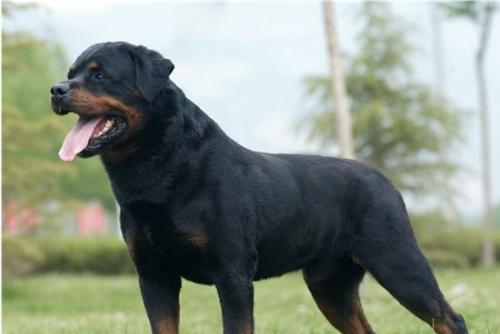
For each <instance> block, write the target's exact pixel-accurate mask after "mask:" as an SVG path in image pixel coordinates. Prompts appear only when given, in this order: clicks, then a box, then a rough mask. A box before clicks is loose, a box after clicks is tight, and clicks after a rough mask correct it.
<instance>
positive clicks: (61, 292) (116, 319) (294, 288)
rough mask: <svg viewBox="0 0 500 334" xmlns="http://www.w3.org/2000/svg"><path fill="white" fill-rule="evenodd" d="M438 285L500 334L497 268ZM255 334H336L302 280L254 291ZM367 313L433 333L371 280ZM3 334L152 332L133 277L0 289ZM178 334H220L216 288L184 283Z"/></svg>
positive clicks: (446, 276) (479, 325)
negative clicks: (0, 294) (0, 293)
mask: <svg viewBox="0 0 500 334" xmlns="http://www.w3.org/2000/svg"><path fill="white" fill-rule="evenodd" d="M437 276H438V280H439V282H440V285H441V286H442V288H443V290H444V293H445V295H446V296H447V298H448V300H449V302H450V303H451V304H452V305H453V307H454V308H455V309H456V310H457V311H458V312H460V313H462V314H463V315H464V317H465V318H466V320H467V323H468V325H469V328H470V333H471V334H484V333H490V334H496V333H500V316H499V314H500V269H495V270H481V271H441V272H438V273H437ZM255 290H256V296H255V321H256V331H257V333H261V334H262V333H265V334H267V333H271V334H274V333H302V334H306V333H307V334H313V333H314V334H323V333H335V331H334V330H332V329H331V327H330V325H329V324H328V323H327V322H326V320H325V319H324V318H323V316H322V315H321V314H320V312H319V311H318V310H317V309H316V306H315V304H314V303H313V300H312V298H311V297H310V295H309V292H308V291H307V288H306V287H305V285H304V283H303V282H302V277H301V276H300V275H299V274H291V275H286V276H283V277H281V278H279V279H272V280H267V281H263V282H258V283H256V285H255ZM361 295H362V299H363V304H364V308H365V313H366V314H367V317H368V319H369V321H370V323H371V324H372V326H373V327H374V329H375V330H376V331H377V332H378V333H384V334H396V333H404V334H413V333H415V334H417V333H422V334H423V333H431V330H430V328H429V327H427V325H425V324H423V323H422V322H421V321H419V320H418V319H417V318H415V317H413V316H412V315H411V314H410V313H409V312H407V311H406V310H405V309H404V308H403V307H401V306H400V305H399V304H398V303H397V302H396V301H395V300H394V299H393V298H392V297H391V296H389V295H388V293H387V292H385V291H384V290H383V289H382V288H380V287H379V286H378V284H377V283H376V282H375V281H373V279H371V278H370V277H368V278H367V279H365V282H364V283H363V285H362V287H361ZM2 312H3V314H2V315H3V333H4V334H48V333H50V334H59V333H61V334H62V333H64V334H71V333H78V334H90V333H107V334H114V333H120V334H123V333H130V334H140V333H149V325H148V323H147V320H146V315H145V312H144V310H143V306H142V302H141V299H140V296H139V292H138V286H137V281H136V278H135V277H133V276H118V277H102V276H101V277H99V276H92V275H83V276H81V275H80V276H72V275H60V276H59V275H44V276H38V277H30V278H23V279H19V278H17V279H11V280H8V281H6V282H4V286H3V311H2ZM181 332H182V333H184V334H197V333H221V332H222V331H221V316H220V309H219V304H218V300H217V295H216V293H215V289H214V288H213V287H206V286H199V285H195V284H192V283H189V282H186V281H185V282H183V288H182V294H181Z"/></svg>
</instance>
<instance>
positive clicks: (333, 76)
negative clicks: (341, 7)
mask: <svg viewBox="0 0 500 334" xmlns="http://www.w3.org/2000/svg"><path fill="white" fill-rule="evenodd" d="M323 14H324V25H325V31H326V40H327V44H328V53H329V62H330V81H331V87H332V88H331V89H332V95H333V97H334V99H335V105H336V110H337V131H338V137H339V147H340V156H342V157H344V158H353V157H354V152H353V147H352V133H351V115H350V114H349V106H348V102H347V96H346V92H345V86H344V76H343V74H342V67H341V59H340V51H339V49H338V42H337V38H336V32H335V21H334V17H335V12H334V6H333V3H332V2H330V1H324V2H323Z"/></svg>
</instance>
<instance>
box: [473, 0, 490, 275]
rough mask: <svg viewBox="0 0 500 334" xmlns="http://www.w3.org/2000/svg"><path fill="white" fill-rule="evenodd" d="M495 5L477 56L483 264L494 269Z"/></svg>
mask: <svg viewBox="0 0 500 334" xmlns="http://www.w3.org/2000/svg"><path fill="white" fill-rule="evenodd" d="M492 14H493V5H492V4H489V5H487V6H486V8H485V11H484V18H483V21H482V22H481V39H480V43H479V49H478V51H477V54H476V74H477V84H478V91H479V107H480V121H481V148H482V150H481V151H482V165H483V166H482V167H483V204H484V240H483V258H482V264H483V266H485V267H492V266H493V265H494V264H495V248H494V244H493V239H492V236H493V228H494V226H493V215H492V204H491V170H490V134H489V127H488V125H489V124H488V97H487V91H486V81H485V76H484V55H485V52H486V48H487V46H488V37H489V34H490V26H491V17H492Z"/></svg>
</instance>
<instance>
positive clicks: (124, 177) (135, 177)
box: [101, 81, 228, 206]
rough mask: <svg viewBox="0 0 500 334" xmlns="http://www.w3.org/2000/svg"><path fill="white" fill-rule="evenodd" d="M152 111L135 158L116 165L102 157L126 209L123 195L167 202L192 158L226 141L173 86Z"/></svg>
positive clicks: (170, 83)
mask: <svg viewBox="0 0 500 334" xmlns="http://www.w3.org/2000/svg"><path fill="white" fill-rule="evenodd" d="M152 109H153V110H155V112H152V113H150V114H152V115H153V116H152V117H151V118H150V119H147V120H145V124H144V127H143V129H142V130H141V132H140V133H139V135H138V136H137V138H136V139H135V141H134V143H133V145H134V147H133V152H132V153H131V154H129V155H128V156H127V157H126V158H125V159H123V160H120V161H118V162H117V161H112V160H110V159H108V158H106V155H104V156H101V158H102V159H101V160H102V162H103V164H104V167H105V169H106V171H107V173H108V175H109V178H110V180H111V185H112V188H113V191H114V193H115V196H116V199H117V200H118V203H119V204H120V205H121V206H123V205H127V203H124V202H123V198H124V196H122V194H125V193H126V194H127V201H149V202H164V201H167V200H168V197H169V196H171V195H172V193H173V192H174V191H175V187H176V182H178V181H179V178H180V177H179V176H180V175H182V174H183V173H184V172H185V169H186V168H187V167H188V164H189V162H190V161H192V160H195V159H193V157H192V155H193V154H201V152H203V150H204V148H206V147H207V146H208V145H209V143H210V142H212V141H214V140H228V138H227V137H226V135H225V134H224V133H223V132H222V130H221V129H220V128H219V127H218V125H217V124H216V123H215V122H214V121H213V120H212V119H210V117H208V116H207V115H206V114H205V113H204V112H203V111H202V110H201V109H200V108H198V106H196V105H195V104H194V103H193V102H191V101H190V100H189V99H187V98H186V96H185V95H184V93H183V92H182V90H181V89H179V88H178V87H177V86H176V85H175V84H174V83H173V82H171V81H169V83H168V85H167V87H166V89H165V90H164V91H163V92H161V93H160V96H159V97H158V98H157V99H156V100H155V102H154V103H153V105H152ZM195 152H196V153H195ZM144 175H148V176H149V179H145V178H144ZM132 194H133V195H132Z"/></svg>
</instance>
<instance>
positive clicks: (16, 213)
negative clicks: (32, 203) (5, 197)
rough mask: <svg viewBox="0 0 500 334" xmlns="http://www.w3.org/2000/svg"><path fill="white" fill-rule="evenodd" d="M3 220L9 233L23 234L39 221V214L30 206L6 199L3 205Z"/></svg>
mask: <svg viewBox="0 0 500 334" xmlns="http://www.w3.org/2000/svg"><path fill="white" fill-rule="evenodd" d="M3 222H4V229H5V231H7V232H8V233H9V234H25V233H28V232H29V231H30V230H31V229H32V228H33V227H35V226H36V225H38V224H39V223H40V216H39V215H38V214H37V213H36V211H35V210H34V209H32V208H27V207H23V206H22V205H21V204H19V203H18V202H16V201H8V202H7V203H6V205H5V206H4V212H3Z"/></svg>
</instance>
